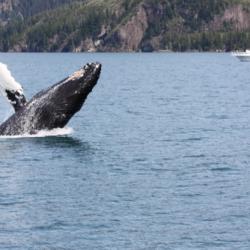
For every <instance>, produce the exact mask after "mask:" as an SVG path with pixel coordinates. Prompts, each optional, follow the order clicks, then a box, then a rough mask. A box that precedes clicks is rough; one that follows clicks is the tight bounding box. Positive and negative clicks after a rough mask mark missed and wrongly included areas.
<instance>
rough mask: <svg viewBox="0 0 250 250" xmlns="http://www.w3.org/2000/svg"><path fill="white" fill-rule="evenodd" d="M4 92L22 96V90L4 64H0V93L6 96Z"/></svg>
mask: <svg viewBox="0 0 250 250" xmlns="http://www.w3.org/2000/svg"><path fill="white" fill-rule="evenodd" d="M5 90H9V91H14V92H16V91H17V92H18V93H20V94H23V88H22V86H21V84H20V83H18V82H17V81H16V80H15V79H14V77H13V76H12V75H11V73H10V71H9V70H8V67H7V65H6V64H3V63H0V91H1V93H2V94H3V95H4V96H6V92H5Z"/></svg>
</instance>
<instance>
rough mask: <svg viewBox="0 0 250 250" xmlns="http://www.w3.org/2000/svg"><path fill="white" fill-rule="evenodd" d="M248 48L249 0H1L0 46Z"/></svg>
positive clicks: (39, 48) (38, 48)
mask: <svg viewBox="0 0 250 250" xmlns="http://www.w3.org/2000/svg"><path fill="white" fill-rule="evenodd" d="M246 48H250V0H220V1H218V0H75V1H74V0H0V51H32V52H43V51H63V52H69V51H74V52H80V51H159V50H171V51H190V50H197V51H216V50H219V51H221V50H222V51H230V50H235V49H246Z"/></svg>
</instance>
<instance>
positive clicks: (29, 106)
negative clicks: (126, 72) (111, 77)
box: [0, 63, 101, 136]
mask: <svg viewBox="0 0 250 250" xmlns="http://www.w3.org/2000/svg"><path fill="white" fill-rule="evenodd" d="M4 67H6V66H5V65H4V64H0V90H1V92H2V94H4V95H5V96H6V97H7V99H8V100H9V102H10V103H11V104H12V106H13V108H14V109H15V113H14V114H13V115H12V116H11V117H10V118H9V119H7V120H6V121H5V122H3V123H2V124H1V125H0V135H7V136H9V135H22V134H36V133H37V132H38V131H40V130H52V129H54V128H63V127H64V126H65V125H66V124H67V123H68V121H69V120H70V118H71V117H72V116H73V115H74V114H75V113H76V112H78V111H79V110H80V109H81V107H82V105H83V103H84V102H85V100H86V98H87V96H88V94H89V93H90V92H91V91H92V89H93V88H94V86H95V85H96V83H97V81H98V79H99V76H100V73H101V64H100V63H91V64H86V65H85V66H84V67H82V68H81V69H80V70H78V71H76V72H75V73H73V74H72V75H71V76H69V77H67V78H65V79H63V80H62V81H60V82H58V83H56V84H55V85H53V86H52V87H50V88H48V89H46V90H42V91H41V92H39V93H38V94H36V95H35V96H34V97H33V98H32V99H31V100H30V101H27V99H26V98H25V96H24V93H23V89H22V87H21V85H20V84H19V83H17V82H16V81H15V80H14V78H13V77H12V76H11V74H10V72H9V71H8V70H7V67H6V68H4ZM1 70H4V73H3V72H1ZM2 73H3V74H2Z"/></svg>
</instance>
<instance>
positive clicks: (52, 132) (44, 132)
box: [0, 127, 74, 140]
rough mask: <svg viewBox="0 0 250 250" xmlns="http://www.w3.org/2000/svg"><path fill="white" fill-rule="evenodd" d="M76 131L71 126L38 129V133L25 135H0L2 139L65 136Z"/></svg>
mask: <svg viewBox="0 0 250 250" xmlns="http://www.w3.org/2000/svg"><path fill="white" fill-rule="evenodd" d="M73 132H74V130H73V129H72V128H70V127H65V128H55V129H52V130H41V131H38V133H37V134H34V135H31V134H23V135H3V136H0V140H1V139H17V138H34V137H49V136H63V135H70V134H72V133H73Z"/></svg>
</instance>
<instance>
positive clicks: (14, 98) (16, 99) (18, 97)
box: [5, 89, 27, 112]
mask: <svg viewBox="0 0 250 250" xmlns="http://www.w3.org/2000/svg"><path fill="white" fill-rule="evenodd" d="M5 92H6V95H7V98H8V100H9V102H10V104H11V105H12V106H13V108H14V109H15V112H17V111H18V110H19V109H21V108H22V107H23V106H24V105H25V104H26V102H27V101H26V98H25V96H24V95H23V93H21V92H19V91H15V90H8V89H6V90H5Z"/></svg>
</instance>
